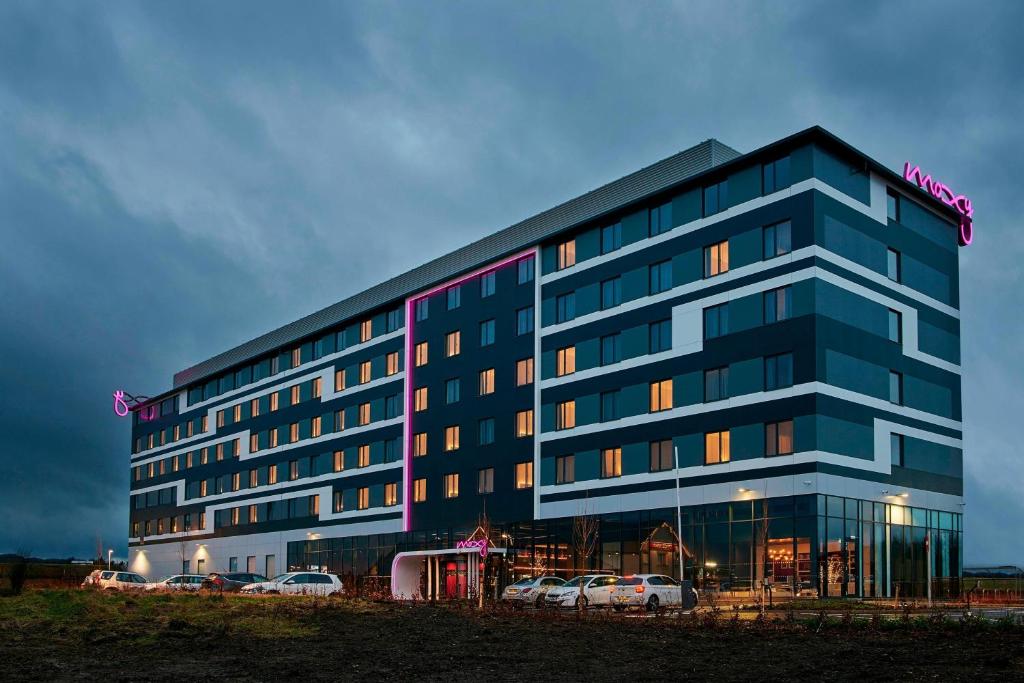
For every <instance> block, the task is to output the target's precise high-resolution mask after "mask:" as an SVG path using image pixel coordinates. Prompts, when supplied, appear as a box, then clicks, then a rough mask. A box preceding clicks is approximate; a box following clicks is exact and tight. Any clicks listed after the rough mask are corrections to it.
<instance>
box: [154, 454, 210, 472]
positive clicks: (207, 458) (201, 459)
mask: <svg viewBox="0 0 1024 683" xmlns="http://www.w3.org/2000/svg"><path fill="white" fill-rule="evenodd" d="M208 462H210V449H209V448H207V447H203V448H202V449H200V451H199V464H200V465H205V464H206V463H208ZM150 468H152V465H150ZM149 476H151V477H152V476H153V472H152V469H151V470H150V473H149Z"/></svg>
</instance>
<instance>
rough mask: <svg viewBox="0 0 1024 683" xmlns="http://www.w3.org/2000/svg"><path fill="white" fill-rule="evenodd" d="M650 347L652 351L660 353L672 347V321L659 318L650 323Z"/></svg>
mask: <svg viewBox="0 0 1024 683" xmlns="http://www.w3.org/2000/svg"><path fill="white" fill-rule="evenodd" d="M647 336H648V348H649V349H650V352H651V353H660V352H662V351H668V350H669V349H671V348H672V321H671V320H659V321H658V322H654V323H651V324H650V327H649V328H648V331H647Z"/></svg>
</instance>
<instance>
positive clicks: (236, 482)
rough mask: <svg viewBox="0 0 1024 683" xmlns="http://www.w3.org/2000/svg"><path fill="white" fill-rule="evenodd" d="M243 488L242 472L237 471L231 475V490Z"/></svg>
mask: <svg viewBox="0 0 1024 683" xmlns="http://www.w3.org/2000/svg"><path fill="white" fill-rule="evenodd" d="M240 488H242V473H241V472H235V473H234V474H232V475H231V490H232V491H237V490H239V489H240Z"/></svg>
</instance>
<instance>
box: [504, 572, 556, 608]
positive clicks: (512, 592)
mask: <svg viewBox="0 0 1024 683" xmlns="http://www.w3.org/2000/svg"><path fill="white" fill-rule="evenodd" d="M564 584H565V579H560V578H558V577H557V576H537V577H534V578H525V579H520V580H519V581H516V582H515V583H513V584H510V585H508V586H505V590H503V591H502V592H501V599H502V600H505V601H507V602H509V603H511V604H512V605H513V606H517V607H525V606H526V605H531V604H532V605H533V606H534V607H544V596H545V595H547V593H548V591H549V590H551V589H552V588H557V587H559V586H562V585H564Z"/></svg>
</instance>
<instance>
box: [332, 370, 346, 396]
mask: <svg viewBox="0 0 1024 683" xmlns="http://www.w3.org/2000/svg"><path fill="white" fill-rule="evenodd" d="M334 390H335V391H345V369H344V368H342V369H341V370H335V371H334Z"/></svg>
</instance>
